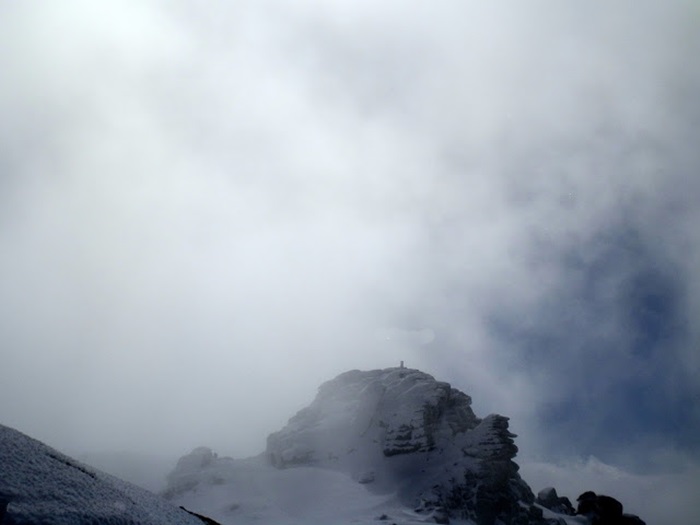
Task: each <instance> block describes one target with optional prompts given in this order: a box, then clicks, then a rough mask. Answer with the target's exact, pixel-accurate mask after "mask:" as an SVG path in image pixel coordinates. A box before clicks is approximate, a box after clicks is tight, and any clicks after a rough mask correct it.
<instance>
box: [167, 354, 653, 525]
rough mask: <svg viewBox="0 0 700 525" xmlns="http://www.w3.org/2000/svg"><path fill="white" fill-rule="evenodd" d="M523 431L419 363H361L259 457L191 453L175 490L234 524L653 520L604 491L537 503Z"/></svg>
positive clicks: (618, 523) (545, 493) (519, 524)
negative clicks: (363, 366)
mask: <svg viewBox="0 0 700 525" xmlns="http://www.w3.org/2000/svg"><path fill="white" fill-rule="evenodd" d="M514 438H515V435H514V434H511V433H510V432H509V430H508V418H506V417H503V416H499V415H495V414H492V415H490V416H487V417H485V418H483V419H482V418H479V417H477V416H476V415H475V414H474V412H473V411H472V409H471V399H470V398H469V396H467V395H466V394H464V393H462V392H460V391H458V390H456V389H454V388H452V387H451V386H450V385H449V384H447V383H443V382H439V381H436V380H435V379H434V378H433V377H432V376H430V375H428V374H425V373H423V372H420V371H419V370H410V369H405V368H403V367H401V368H389V369H385V370H372V371H366V372H363V371H359V370H353V371H351V372H346V373H344V374H341V375H340V376H338V377H336V378H335V379H333V380H331V381H328V382H326V383H324V384H323V385H321V387H320V388H319V391H318V395H317V396H316V398H315V399H314V401H313V402H312V403H311V404H310V405H309V406H308V407H306V408H304V409H303V410H301V411H299V412H298V413H297V414H296V415H295V416H294V417H292V418H291V419H290V420H289V422H288V424H287V425H286V426H285V427H284V428H283V429H281V430H280V431H279V432H275V433H273V434H271V435H270V436H269V437H268V440H267V449H266V451H265V452H264V453H263V454H261V455H260V456H258V457H255V458H249V459H232V458H220V457H218V456H217V455H216V454H215V453H214V452H212V451H211V450H210V449H208V448H206V447H201V448H198V449H195V450H194V451H192V453H190V454H188V455H187V456H184V457H182V458H181V459H180V460H179V461H178V463H177V465H176V467H175V469H174V470H173V471H172V472H171V473H170V474H169V475H168V489H167V490H166V492H165V497H166V498H168V499H170V500H171V501H173V502H176V503H177V504H180V505H185V506H186V507H187V508H189V509H192V510H194V511H196V512H201V513H203V514H206V515H208V516H212V517H213V518H215V519H217V520H218V521H220V522H221V523H223V524H231V525H234V524H239V525H240V524H253V523H260V524H262V523H265V524H271V525H321V524H334V525H343V524H354V525H363V524H366V525H368V524H370V523H376V522H377V521H379V522H382V521H386V522H387V523H391V524H395V525H408V524H415V523H426V522H432V523H453V524H458V523H460V524H467V523H468V524H470V525H591V524H592V523H597V524H599V525H610V524H614V525H623V524H624V525H643V523H644V522H643V521H642V520H640V519H639V518H637V517H635V516H630V515H623V514H622V504H621V503H620V502H618V501H616V500H614V499H613V498H610V497H608V496H605V495H596V494H594V493H593V492H587V493H585V494H583V495H582V497H583V496H586V497H587V499H586V502H584V506H585V507H586V508H585V509H584V510H582V511H581V512H582V514H579V515H573V513H574V508H573V505H572V504H571V502H570V501H569V500H568V499H567V498H561V497H559V496H558V494H557V492H556V490H554V489H553V488H551V487H550V488H547V489H545V490H542V491H540V493H539V494H538V498H537V499H535V496H534V495H533V493H532V491H531V490H530V487H529V486H528V485H527V484H526V483H525V482H524V481H523V480H522V479H521V478H520V476H519V474H518V469H519V467H518V465H517V464H516V463H515V462H514V461H513V459H514V457H515V454H516V453H517V447H516V446H515V443H514V441H513V439H514ZM577 510H581V508H579V509H577Z"/></svg>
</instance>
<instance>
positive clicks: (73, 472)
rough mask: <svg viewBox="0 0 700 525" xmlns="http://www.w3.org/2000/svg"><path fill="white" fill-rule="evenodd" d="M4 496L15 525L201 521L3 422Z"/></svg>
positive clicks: (0, 464) (0, 471)
mask: <svg viewBox="0 0 700 525" xmlns="http://www.w3.org/2000/svg"><path fill="white" fill-rule="evenodd" d="M0 501H1V502H2V504H3V507H4V504H5V503H7V502H9V504H8V506H7V516H6V517H5V521H3V523H12V524H13V525H36V524H46V525H49V524H56V525H84V524H88V523H99V524H104V525H123V524H139V525H166V524H167V525H202V522H201V520H199V519H198V518H196V517H194V516H192V515H190V514H187V513H186V512H184V511H182V510H180V509H178V508H177V507H175V506H173V505H172V504H170V503H169V502H167V501H165V500H164V499H163V498H162V497H159V496H156V495H154V494H152V493H150V492H148V491H147V490H144V489H142V488H139V487H136V486H134V485H132V484H130V483H127V482H125V481H122V480H120V479H117V478H115V477H113V476H110V475H109V474H105V473H103V472H100V471H98V470H95V469H93V468H91V467H88V466H87V465H84V464H82V463H79V462H77V461H75V460H73V459H71V458H69V457H68V456H65V455H63V454H61V453H60V452H58V451H56V450H54V449H52V448H50V447H48V446H46V445H44V444H43V443H41V442H39V441H37V440H35V439H32V438H30V437H28V436H25V435H24V434H22V433H21V432H18V431H16V430H14V429H11V428H9V427H6V426H3V425H0Z"/></svg>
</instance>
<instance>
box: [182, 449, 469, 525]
mask: <svg viewBox="0 0 700 525" xmlns="http://www.w3.org/2000/svg"><path fill="white" fill-rule="evenodd" d="M216 465H217V466H215V467H213V468H206V469H203V470H201V471H199V473H196V472H194V471H193V472H192V476H191V477H189V478H188V480H187V481H185V483H184V486H190V487H191V488H190V489H189V490H187V491H184V492H182V493H179V494H177V495H175V496H174V497H173V498H172V500H173V502H175V503H176V504H177V505H184V506H185V507H187V508H188V509H190V510H193V511H195V512H200V513H202V514H206V515H207V516H210V517H211V518H214V519H215V520H217V521H219V522H221V523H222V524H224V525H228V524H231V525H234V524H238V525H241V524H263V523H264V524H273V525H327V524H331V523H332V524H336V525H342V524H357V525H362V524H369V523H373V524H374V525H376V524H377V523H382V522H384V521H383V520H382V521H378V518H379V517H380V516H382V515H386V523H396V524H399V525H400V524H409V523H425V522H430V523H434V521H433V520H432V519H431V518H430V515H429V514H425V513H418V512H414V511H413V510H412V509H409V508H406V507H405V506H403V505H401V504H400V503H399V502H398V501H397V498H396V497H395V495H394V494H392V493H388V494H373V493H372V492H370V491H369V490H368V489H367V487H368V486H367V485H363V484H360V483H358V482H357V481H354V480H353V479H352V478H351V477H350V476H349V475H347V474H344V473H342V472H338V471H333V470H328V469H324V468H317V467H295V468H289V469H277V468H274V467H272V466H269V465H268V464H267V462H266V461H265V460H264V458H263V457H262V456H259V457H256V458H250V459H245V460H226V459H224V460H218V461H217V462H216ZM195 483H196V486H193V485H194V484H195ZM451 522H452V523H455V524H463V525H466V524H471V523H472V522H470V521H458V520H452V521H451Z"/></svg>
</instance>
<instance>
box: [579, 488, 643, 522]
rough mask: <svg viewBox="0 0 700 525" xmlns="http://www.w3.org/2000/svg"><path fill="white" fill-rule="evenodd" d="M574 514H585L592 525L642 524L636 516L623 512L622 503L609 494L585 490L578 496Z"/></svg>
mask: <svg viewBox="0 0 700 525" xmlns="http://www.w3.org/2000/svg"><path fill="white" fill-rule="evenodd" d="M577 501H578V507H577V509H576V514H581V515H584V516H587V517H588V518H589V519H590V520H591V524H592V525H642V524H644V521H642V520H641V519H640V518H639V517H638V516H634V515H632V514H623V513H622V511H623V507H622V503H620V502H619V501H618V500H616V499H615V498H613V497H611V496H606V495H604V494H596V493H595V492H592V491H587V492H584V493H583V494H581V495H580V496H579V497H578V498H577Z"/></svg>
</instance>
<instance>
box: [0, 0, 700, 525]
mask: <svg viewBox="0 0 700 525" xmlns="http://www.w3.org/2000/svg"><path fill="white" fill-rule="evenodd" d="M698 56H700V8H699V7H698V4H697V2H690V1H682V0H673V1H670V2H663V3H660V2H653V1H645V0H643V1H640V2H635V3H634V4H632V3H629V2H606V3H605V5H602V4H601V5H596V4H593V5H590V4H586V5H583V4H580V3H579V4H573V3H562V2H553V1H544V0H532V1H529V2H516V1H504V2H488V3H487V2H480V3H477V2H462V1H460V2H456V1H444V2H437V3H435V2H433V3H425V2H412V1H408V2H407V1H401V2H398V1H394V0H389V1H385V2H369V1H364V0H360V1H357V0H355V1H340V0H339V1H325V0H324V1H322V0H301V1H295V2H285V1H282V0H256V1H237V2H226V3H224V2H222V3H209V4H207V5H206V6H202V5H201V4H200V3H195V2H190V1H184V0H183V1H170V2H161V1H157V0H153V1H139V2H137V1H128V0H123V1H119V2H111V3H109V4H104V3H94V2H89V1H87V0H86V1H78V0H70V1H65V2H60V3H55V2H41V1H26V2H4V3H0V72H1V73H0V74H1V75H2V80H1V81H0V246H1V247H2V257H1V258H0V337H1V338H2V339H1V340H0V341H1V344H2V367H1V368H0V398H1V399H2V400H3V401H2V402H1V403H0V421H2V422H3V423H4V424H8V425H11V426H14V427H16V428H18V429H20V430H22V431H25V432H27V433H29V434H31V435H33V436H34V437H37V438H39V439H42V440H44V441H47V442H48V443H49V444H51V445H54V446H57V447H59V448H62V449H63V450H65V451H67V452H69V453H80V452H82V451H95V450H138V451H139V452H149V451H152V450H158V451H159V453H167V454H173V455H177V454H180V453H183V452H185V451H187V450H189V449H191V448H193V447H195V446H198V445H202V444H206V445H210V446H212V447H214V448H215V449H217V450H218V451H220V452H221V453H224V454H230V455H235V456H241V455H248V454H253V453H257V452H259V451H260V450H261V449H262V448H263V447H264V439H265V436H266V435H267V434H268V433H270V432H272V431H274V430H277V429H278V428H280V427H281V426H282V425H283V424H284V422H285V421H286V419H287V418H288V417H290V416H291V415H292V414H293V413H294V412H295V411H296V410H298V409H299V408H301V407H302V406H304V405H305V404H307V403H308V402H309V401H310V400H311V398H312V397H313V395H314V393H315V389H316V387H317V386H318V385H319V384H320V383H321V382H322V381H324V380H326V379H329V378H331V377H333V376H334V375H336V374H338V373H340V372H342V371H344V370H347V369H349V368H363V369H368V368H378V367H385V366H393V365H396V364H398V362H399V361H400V360H405V361H406V363H407V365H408V366H412V367H417V368H421V369H423V370H425V371H427V372H430V373H432V374H433V375H435V376H436V377H438V378H440V379H444V380H448V381H450V382H452V383H453V384H454V385H455V386H456V387H458V388H460V389H462V390H464V391H466V392H467V393H468V394H470V395H471V396H472V397H473V399H474V407H475V410H476V412H477V413H478V414H480V415H485V414H486V413H488V412H500V413H503V414H506V415H509V416H511V418H512V419H511V426H512V429H513V431H514V432H516V433H517V434H519V438H518V444H519V446H520V450H521V457H522V458H523V461H525V459H528V458H529V459H530V460H532V461H537V462H544V463H546V464H549V465H556V468H557V469H569V471H570V472H572V471H574V470H576V471H577V472H579V473H582V476H584V478H585V479H589V478H586V477H585V475H586V472H587V471H586V470H585V469H586V468H588V467H587V465H588V466H590V464H591V463H586V462H587V461H589V459H588V458H590V457H593V458H597V459H596V461H602V462H604V464H607V465H611V468H615V469H624V470H623V471H624V472H626V473H629V475H630V476H631V475H635V476H660V475H669V476H671V475H673V476H681V478H682V476H683V475H684V472H686V471H685V470H684V469H687V468H690V467H688V465H696V464H697V460H698V454H699V453H700V450H699V449H698V442H700V439H699V438H700V408H699V407H700V402H699V401H700V353H699V346H700V328H698V323H697V322H696V320H697V319H698V318H699V317H700V278H699V277H698V275H700V273H699V272H698V270H699V269H700V233H698V232H700V229H698V227H697V225H698V224H700V206H699V205H698V202H699V199H700V176H698V171H699V170H700V148H698V146H697V143H698V136H700V98H699V97H698V93H700V66H698V65H697V64H698V61H697V57H698ZM582 462H583V463H582ZM572 465H573V466H572ZM577 465H578V467H577ZM581 465H584V467H585V468H584V467H582V468H579V467H580V466H581ZM552 468H553V469H554V467H552ZM572 469H573V470H572ZM577 469H578V470H577ZM662 471H663V472H662ZM537 472H539V473H540V474H542V473H543V472H548V473H551V474H552V475H555V474H556V473H560V472H561V471H560V470H556V469H555V470H551V469H550V470H546V469H544V470H543V469H540V470H538V471H537ZM606 472H607V471H606ZM614 472H622V471H618V470H615V471H614ZM692 472H696V471H692ZM640 479H642V478H640ZM644 479H647V478H644ZM649 479H651V478H649ZM655 479H656V478H655ZM669 479H671V478H669ZM672 479H676V478H672ZM682 479H685V478H682ZM538 481H539V478H538ZM537 488H538V487H535V489H536V490H537ZM570 496H575V494H570ZM647 499H648V498H647ZM685 516H686V517H687V514H686V515H685Z"/></svg>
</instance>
